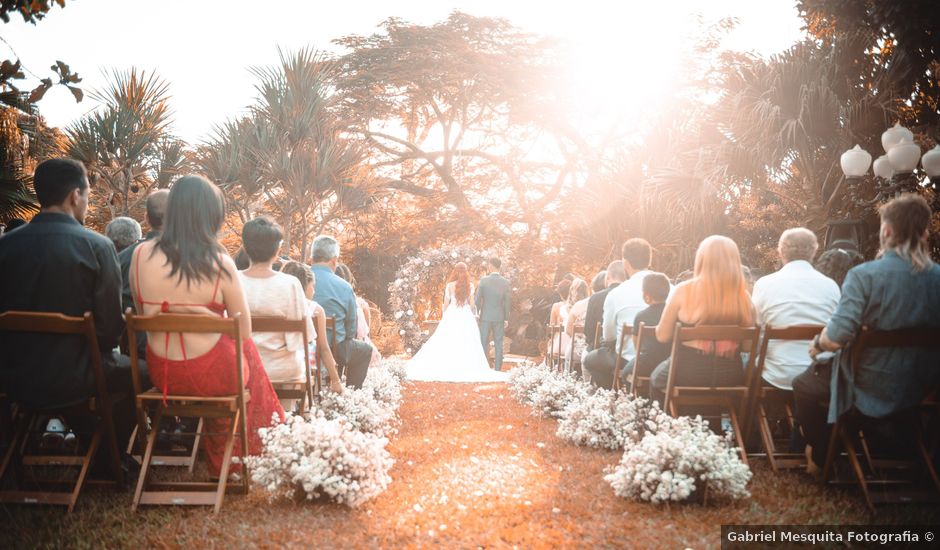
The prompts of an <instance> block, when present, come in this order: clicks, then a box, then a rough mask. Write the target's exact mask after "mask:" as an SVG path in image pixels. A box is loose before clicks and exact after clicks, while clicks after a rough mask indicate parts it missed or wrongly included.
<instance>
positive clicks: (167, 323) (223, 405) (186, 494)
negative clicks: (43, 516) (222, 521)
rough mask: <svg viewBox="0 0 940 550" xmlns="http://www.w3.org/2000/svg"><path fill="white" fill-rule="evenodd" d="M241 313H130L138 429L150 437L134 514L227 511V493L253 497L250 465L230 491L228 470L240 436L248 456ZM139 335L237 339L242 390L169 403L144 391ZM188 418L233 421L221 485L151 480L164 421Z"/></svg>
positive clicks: (179, 398) (178, 398) (156, 393)
mask: <svg viewBox="0 0 940 550" xmlns="http://www.w3.org/2000/svg"><path fill="white" fill-rule="evenodd" d="M240 315H241V314H235V316H233V317H229V318H220V317H215V316H212V315H191V314H176V313H174V314H158V315H152V316H136V315H130V314H129V315H126V316H125V319H126V321H127V332H128V341H129V343H130V348H131V355H130V357H131V373H132V376H133V380H134V390H135V392H136V393H137V398H136V409H137V426H138V428H137V429H138V437H143V436H144V435H146V437H147V441H146V446H145V448H144V458H143V460H142V462H141V469H140V476H139V477H138V479H137V489H136V491H135V492H134V500H133V503H132V504H131V509H132V510H135V511H136V510H137V507H138V506H140V505H142V504H144V505H146V504H158V505H159V504H173V505H192V506H206V505H213V506H214V507H215V508H214V511H215V512H216V513H218V511H219V510H220V509H221V508H222V501H223V499H224V498H225V492H226V489H228V490H229V491H231V492H233V493H234V492H237V493H245V494H247V493H248V478H249V472H248V465H247V464H245V463H244V461H242V472H241V480H240V481H239V482H238V484H236V485H233V486H231V487H229V483H228V472H229V468H230V467H231V463H232V452H233V450H234V446H235V439H236V436H237V437H238V438H239V440H240V442H241V447H242V448H241V451H242V457H246V456H248V437H247V436H248V419H247V416H246V408H245V403H246V401H247V400H248V399H249V396H248V390H247V389H245V380H244V377H243V371H242V368H243V367H242V364H243V359H242V355H243V354H242V353H241V350H242V333H241V327H240V325H239V323H238V321H239V317H240ZM137 332H171V333H189V334H194V333H198V334H221V335H226V336H229V337H231V338H232V339H233V340H234V341H235V349H236V350H238V352H239V353H236V354H235V364H234V365H233V368H234V369H235V372H236V380H237V384H238V388H240V390H239V391H237V392H236V393H234V394H232V395H223V396H213V397H207V396H202V395H167V396H166V398H165V399H164V396H163V394H162V392H160V391H159V390H157V389H150V390H148V391H143V389H142V388H141V384H140V368H139V365H138V359H137V337H136V333H137ZM150 408H152V409H154V410H155V414H154V420H153V425H152V427H151V426H149V425H148V422H147V416H146V414H147V410H148V409H150ZM168 416H169V417H173V416H183V417H192V418H219V419H228V420H230V421H231V425H230V429H228V430H227V431H226V440H225V454H224V456H223V459H222V470H221V472H220V473H219V480H218V481H217V482H211V481H210V482H151V481H150V479H149V478H150V475H151V469H150V467H151V466H152V465H153V457H154V444H155V443H156V440H157V434H158V433H159V431H160V423H161V422H162V420H163V418H164V417H168Z"/></svg>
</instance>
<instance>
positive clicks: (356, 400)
mask: <svg viewBox="0 0 940 550" xmlns="http://www.w3.org/2000/svg"><path fill="white" fill-rule="evenodd" d="M317 408H318V410H319V411H322V413H323V414H324V416H325V417H326V418H327V419H330V420H334V419H337V418H345V419H346V421H347V422H348V423H349V425H350V426H352V427H353V429H356V430H359V431H361V432H365V433H370V434H374V435H378V436H383V437H384V436H389V435H392V434H394V433H395V432H396V431H397V425H398V414H397V408H395V407H392V406H390V405H388V404H386V403H384V402H382V401H380V400H378V399H376V396H375V392H374V390H373V388H366V387H363V388H361V389H355V388H345V389H344V390H343V393H333V392H332V391H330V390H329V389H326V388H324V389H323V390H322V391H321V392H320V403H319V405H318V407H317Z"/></svg>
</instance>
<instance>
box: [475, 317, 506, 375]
mask: <svg viewBox="0 0 940 550" xmlns="http://www.w3.org/2000/svg"><path fill="white" fill-rule="evenodd" d="M504 328H505V325H504V324H503V321H483V320H481V321H480V343H481V344H483V353H484V354H487V350H489V347H490V338H491V335H492V340H493V347H494V348H496V357H495V360H494V361H493V366H494V368H495V369H496V370H502V368H503V329H504ZM487 355H489V354H487Z"/></svg>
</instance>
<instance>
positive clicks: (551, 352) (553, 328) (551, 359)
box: [547, 325, 561, 370]
mask: <svg viewBox="0 0 940 550" xmlns="http://www.w3.org/2000/svg"><path fill="white" fill-rule="evenodd" d="M559 328H561V325H549V326H548V350H547V353H548V368H550V369H552V370H555V365H556V363H555V356H556V355H557V351H556V348H560V347H561V338H560V337H559V338H558V341H557V342H556V341H555V335H556V333H558V331H559Z"/></svg>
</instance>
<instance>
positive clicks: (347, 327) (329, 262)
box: [311, 235, 372, 388]
mask: <svg viewBox="0 0 940 550" xmlns="http://www.w3.org/2000/svg"><path fill="white" fill-rule="evenodd" d="M337 261H339V243H338V242H336V239H334V238H333V237H330V236H328V235H320V236H319V237H317V238H316V239H314V241H313V267H311V271H312V272H313V276H314V278H315V279H316V281H317V285H316V291H315V293H314V295H313V301H315V302H316V303H318V304H320V306H321V307H322V308H323V311H325V312H326V315H327V317H332V318H333V320H334V322H335V323H336V346H335V347H334V349H333V356H334V357H335V358H336V363H337V365H338V366H339V367H340V376H344V377H345V378H346V384H347V385H348V386H352V387H354V388H361V387H362V382H363V381H364V380H365V379H366V371H367V370H368V368H369V361H370V360H371V359H372V346H370V345H369V344H368V343H367V342H363V341H361V340H355V336H356V329H357V322H358V319H357V315H358V306H357V305H356V295H355V294H354V293H353V289H352V286H350V284H349V283H347V282H346V281H344V280H343V279H342V278H340V277H339V276H337V275H336V274H335V273H334V271H336V263H337ZM327 338H329V335H327Z"/></svg>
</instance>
